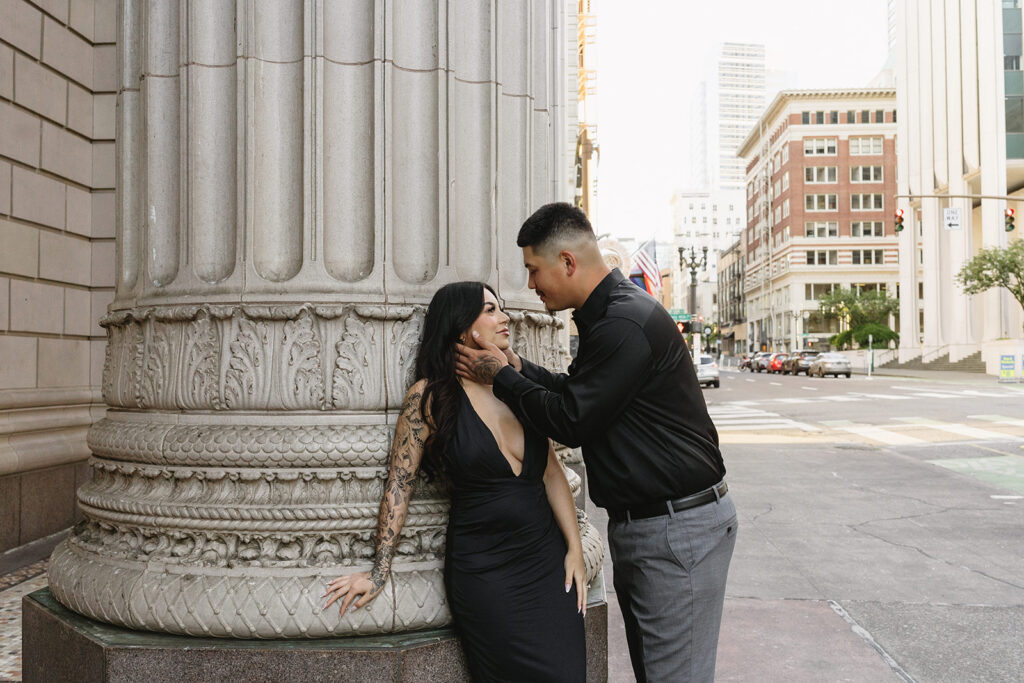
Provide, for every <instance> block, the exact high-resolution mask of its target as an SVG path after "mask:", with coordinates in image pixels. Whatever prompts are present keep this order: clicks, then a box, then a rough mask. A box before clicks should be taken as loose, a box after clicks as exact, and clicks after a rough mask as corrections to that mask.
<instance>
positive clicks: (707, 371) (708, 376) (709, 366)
mask: <svg viewBox="0 0 1024 683" xmlns="http://www.w3.org/2000/svg"><path fill="white" fill-rule="evenodd" d="M694 365H695V366H696V368H697V381H698V382H700V384H701V386H709V387H714V388H716V389H717V388H718V387H719V386H720V385H721V379H720V378H719V375H718V363H716V362H715V359H714V358H713V357H711V356H709V355H708V354H706V353H702V354H701V355H700V358H699V359H698V360H695V361H694Z"/></svg>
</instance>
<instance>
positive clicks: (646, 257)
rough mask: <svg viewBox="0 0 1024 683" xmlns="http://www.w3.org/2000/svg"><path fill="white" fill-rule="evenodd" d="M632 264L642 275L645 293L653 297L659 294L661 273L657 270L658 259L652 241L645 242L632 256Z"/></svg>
mask: <svg viewBox="0 0 1024 683" xmlns="http://www.w3.org/2000/svg"><path fill="white" fill-rule="evenodd" d="M633 263H634V264H635V265H636V267H637V268H639V269H640V272H641V273H643V276H644V283H645V284H646V285H647V291H648V293H650V294H651V295H653V296H658V294H659V293H660V292H661V271H660V270H659V269H658V257H657V251H656V245H655V243H654V240H647V241H646V242H644V243H643V244H641V245H640V248H639V249H637V250H636V252H635V253H634V254H633Z"/></svg>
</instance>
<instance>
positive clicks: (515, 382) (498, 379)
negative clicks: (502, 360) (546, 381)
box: [494, 361, 530, 403]
mask: <svg viewBox="0 0 1024 683" xmlns="http://www.w3.org/2000/svg"><path fill="white" fill-rule="evenodd" d="M525 362H526V361H524V366H523V369H524V370H525V369H526V366H525ZM523 382H527V383H529V382H530V380H528V379H526V378H525V377H523V376H522V375H520V374H519V373H518V372H516V369H515V368H514V367H512V366H511V365H506V366H505V367H503V368H502V369H501V370H498V374H497V375H495V376H494V395H495V396H497V397H498V399H499V400H501V401H504V402H505V403H508V402H509V401H512V400H514V399H515V395H516V387H517V386H519V385H520V384H521V383H523Z"/></svg>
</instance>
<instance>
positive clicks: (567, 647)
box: [445, 393, 586, 683]
mask: <svg viewBox="0 0 1024 683" xmlns="http://www.w3.org/2000/svg"><path fill="white" fill-rule="evenodd" d="M547 456H548V448H547V439H545V438H544V437H543V436H541V435H539V434H536V433H531V432H530V431H529V430H527V431H526V432H525V454H524V457H523V470H522V473H521V474H520V475H519V476H518V477H517V476H515V474H514V473H513V471H512V466H511V465H510V464H509V462H508V460H506V459H505V456H504V455H503V454H502V452H501V451H500V450H499V449H498V444H497V442H495V440H494V436H493V435H492V434H491V431H490V429H488V427H487V425H486V424H484V422H483V420H482V419H481V418H480V416H479V415H477V413H476V411H475V410H474V409H473V406H472V404H471V403H470V402H469V398H468V397H467V396H466V395H465V393H461V402H460V405H459V416H458V423H457V425H456V431H455V435H454V437H453V439H452V442H451V447H450V449H449V452H448V459H449V460H448V464H449V472H450V473H451V475H450V476H451V479H452V483H453V484H454V492H453V493H452V505H451V513H450V517H449V522H448V540H447V544H446V551H445V584H446V588H447V591H448V604H449V606H450V608H451V611H452V616H453V620H454V625H455V629H456V631H457V632H458V634H459V636H460V638H461V639H462V644H463V650H464V652H465V653H466V659H467V663H468V664H469V670H470V673H471V674H472V676H473V680H474V681H558V682H559V683H562V682H566V681H569V682H572V681H584V680H585V679H586V650H585V644H584V638H583V619H582V617H581V615H580V614H578V613H577V612H576V587H575V585H573V587H572V588H571V589H570V591H569V592H568V593H566V592H565V564H564V563H565V552H566V545H565V538H564V537H563V536H562V532H561V530H560V529H559V528H558V524H557V522H556V521H555V517H554V513H553V512H552V511H551V506H550V505H549V504H548V500H547V495H546V493H545V489H544V482H543V476H544V468H545V466H546V465H547Z"/></svg>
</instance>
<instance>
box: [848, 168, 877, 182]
mask: <svg viewBox="0 0 1024 683" xmlns="http://www.w3.org/2000/svg"><path fill="white" fill-rule="evenodd" d="M850 182H851V183H880V182H882V167H881V166H851V167H850Z"/></svg>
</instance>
